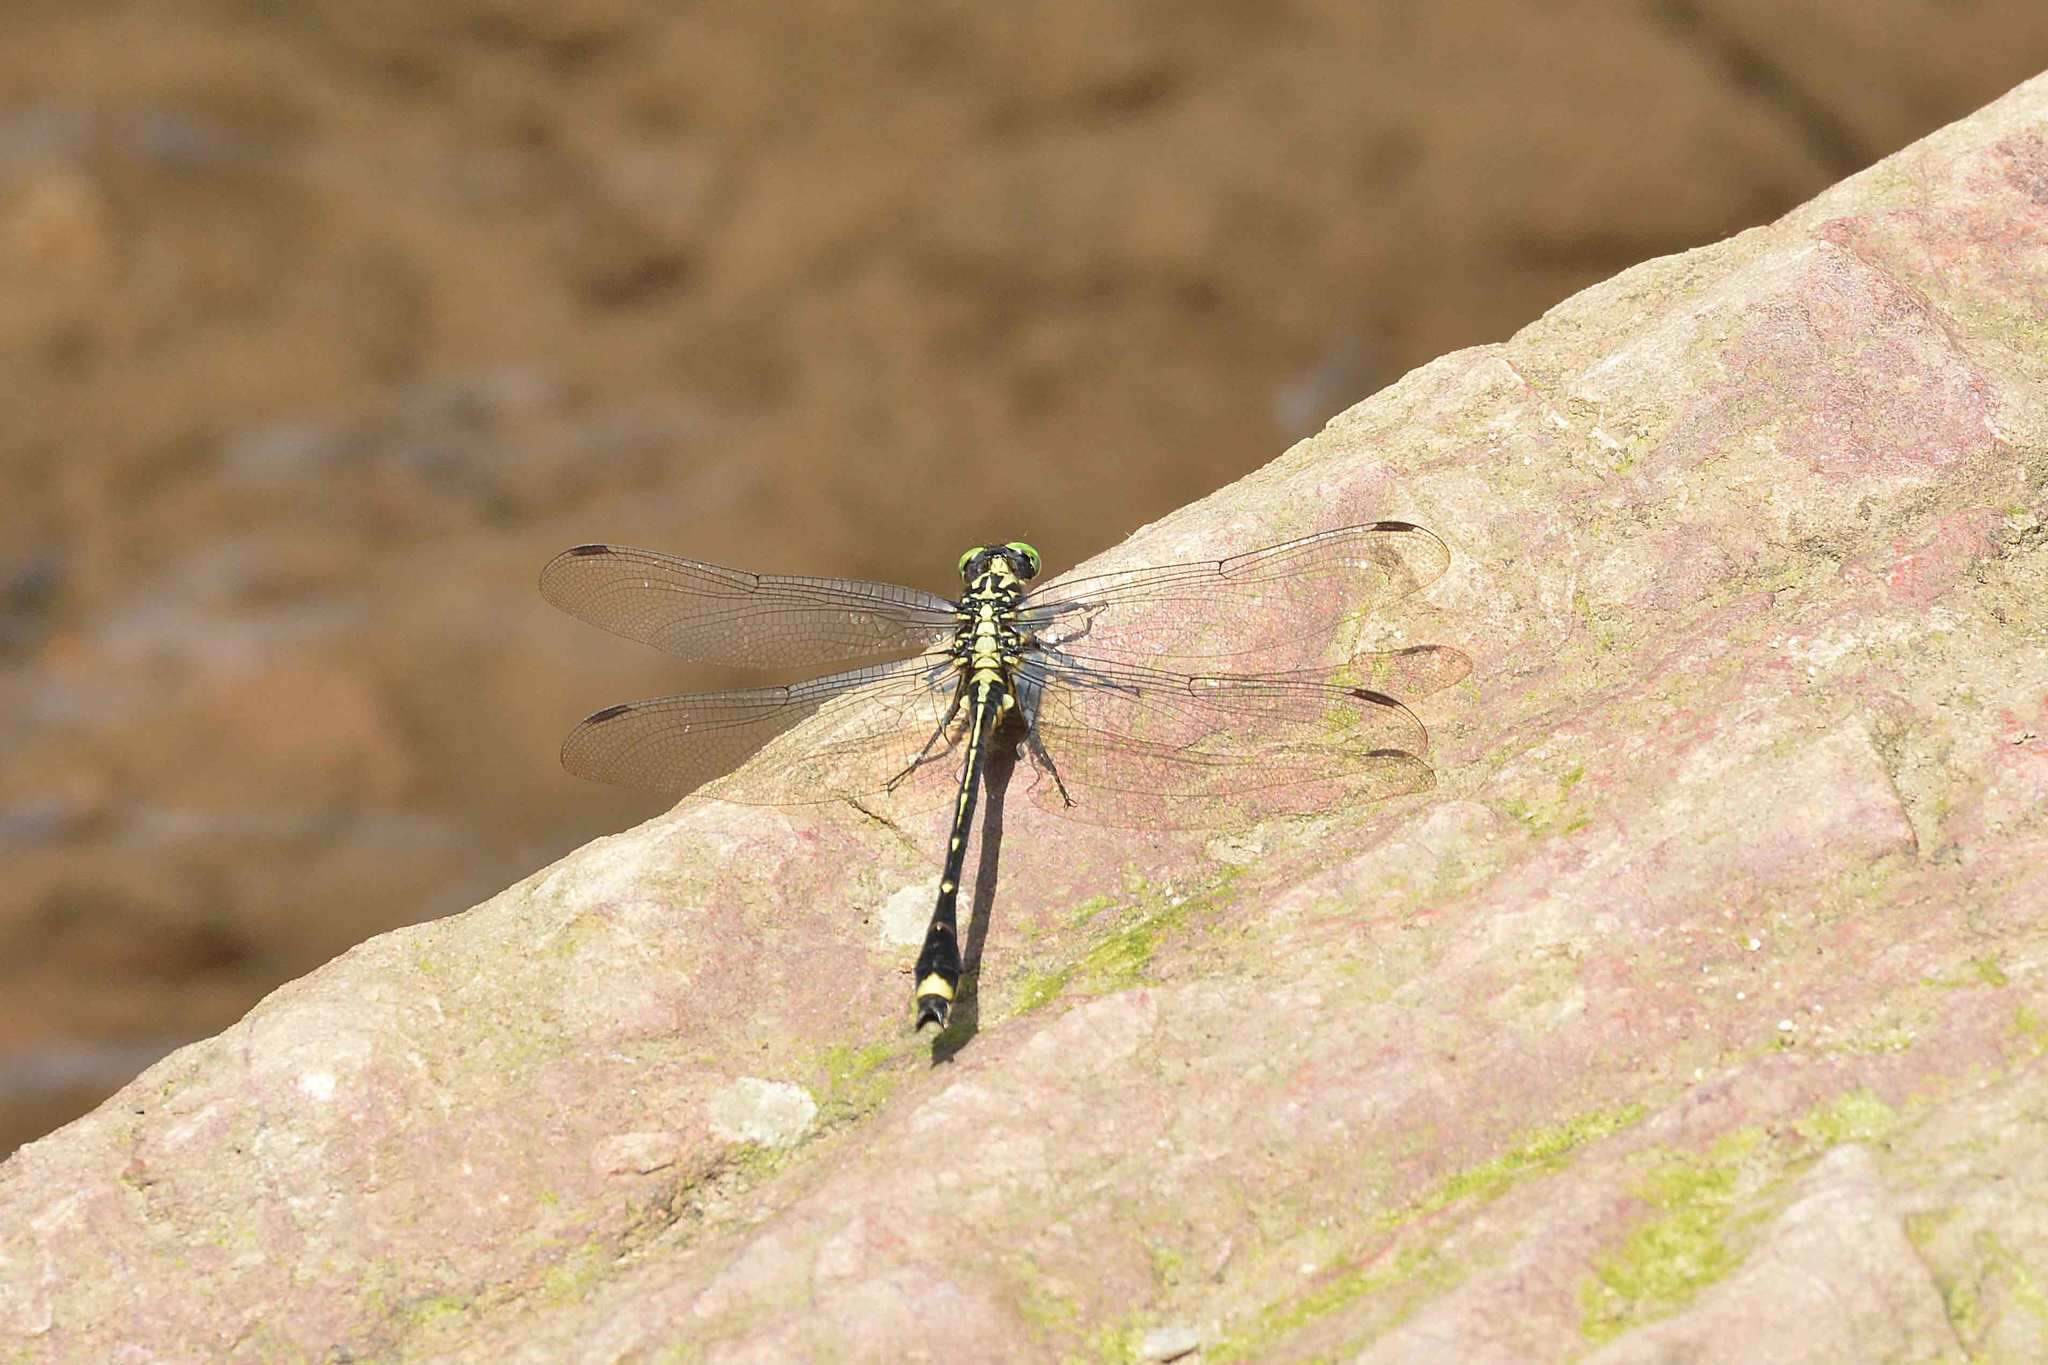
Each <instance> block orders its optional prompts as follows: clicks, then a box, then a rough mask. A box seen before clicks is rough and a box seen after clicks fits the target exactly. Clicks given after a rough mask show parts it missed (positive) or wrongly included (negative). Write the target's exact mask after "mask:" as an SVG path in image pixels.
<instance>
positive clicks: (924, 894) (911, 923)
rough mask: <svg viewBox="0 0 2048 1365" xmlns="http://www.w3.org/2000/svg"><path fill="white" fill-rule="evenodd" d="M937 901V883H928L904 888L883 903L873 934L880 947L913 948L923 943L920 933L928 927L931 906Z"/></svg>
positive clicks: (922, 934) (930, 917) (922, 935)
mask: <svg viewBox="0 0 2048 1365" xmlns="http://www.w3.org/2000/svg"><path fill="white" fill-rule="evenodd" d="M938 898H939V884H938V882H937V881H929V882H919V883H917V884H916V885H915V886H906V887H904V888H903V889H902V890H900V891H898V892H896V894H894V895H893V896H891V897H889V899H888V900H886V901H883V902H882V913H881V914H880V915H877V916H876V917H875V918H876V920H877V921H878V923H877V924H876V926H875V933H876V937H877V938H878V939H879V940H880V943H881V946H882V947H884V948H915V947H917V946H918V945H919V944H921V943H923V942H924V932H925V930H926V929H927V928H929V927H930V926H931V919H932V906H933V905H934V904H935V903H936V902H937V901H938Z"/></svg>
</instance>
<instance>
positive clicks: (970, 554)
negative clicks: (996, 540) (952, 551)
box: [960, 545, 988, 578]
mask: <svg viewBox="0 0 2048 1365" xmlns="http://www.w3.org/2000/svg"><path fill="white" fill-rule="evenodd" d="M987 548H988V547H987V546H986V545H977V546H975V547H974V548H973V549H971V550H962V551H961V552H960V576H961V577H962V578H965V577H967V561H968V560H970V559H972V558H974V557H975V556H976V555H978V554H980V553H981V552H982V551H983V550H985V549H987Z"/></svg>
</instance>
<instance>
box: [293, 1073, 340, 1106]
mask: <svg viewBox="0 0 2048 1365" xmlns="http://www.w3.org/2000/svg"><path fill="white" fill-rule="evenodd" d="M299 1093H300V1094H301V1095H310V1096H312V1097H313V1098H314V1099H316V1100H319V1101H321V1102H322V1103H325V1102H326V1101H328V1100H331V1099H333V1098H334V1073H333V1072H332V1071H308V1072H306V1073H304V1074H303V1075H301V1076H300V1077H299Z"/></svg>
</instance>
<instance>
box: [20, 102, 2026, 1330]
mask: <svg viewBox="0 0 2048 1365" xmlns="http://www.w3.org/2000/svg"><path fill="white" fill-rule="evenodd" d="M1377 517H1400V518H1405V519H1408V520H1414V521H1418V522H1421V523H1422V524H1424V525H1426V526H1429V527H1431V528H1432V529H1434V530H1436V531H1437V532H1438V533H1440V534H1441V535H1443V536H1444V537H1445V538H1446V539H1447V540H1448V541H1449V542H1450V543H1451V545H1452V548H1453V550H1454V552H1455V559H1454V562H1453V565H1452V568H1451V570H1450V572H1449V573H1448V574H1447V575H1446V576H1445V577H1444V579H1443V580H1441V581H1440V582H1439V583H1437V584H1436V585H1435V586H1434V587H1433V588H1432V589H1431V590H1430V591H1429V593H1428V594H1427V595H1426V597H1425V598H1424V599H1422V600H1420V601H1412V602H1409V603H1405V604H1403V605H1402V606H1401V607H1400V609H1399V610H1397V611H1395V612H1394V613H1392V614H1391V615H1390V616H1389V617H1388V618H1387V619H1386V621H1385V622H1384V623H1383V627H1382V628H1381V629H1382V630H1383V634H1384V642H1386V643H1395V642H1422V641H1429V642H1440V643H1445V644H1450V645H1455V646H1457V647H1458V648H1461V649H1463V650H1464V651H1465V652H1466V653H1468V654H1469V655H1471V656H1472V658H1473V660H1474V661H1475V665H1476V667H1475V671H1474V673H1473V675H1472V677H1471V678H1470V679H1469V680H1468V681H1466V682H1465V683H1463V684H1461V685H1460V686H1459V687H1457V688H1455V689H1453V690H1452V691H1449V692H1446V693H1443V694H1441V695H1439V696H1437V697H1435V698H1432V699H1430V700H1429V701H1428V702H1426V703H1424V704H1423V715H1424V718H1425V719H1426V720H1427V721H1429V723H1430V724H1431V726H1432V727H1433V730H1434V733H1435V739H1436V745H1435V749H1434V751H1433V759H1432V761H1433V762H1434V764H1435V766H1436V768H1437V772H1438V779H1439V785H1438V788H1437V790H1436V791H1434V792H1433V793H1429V794H1427V795H1424V796H1419V797H1409V798H1403V799H1401V800H1399V801H1396V802H1393V803H1390V804H1387V805H1383V806H1378V807H1371V808H1366V809H1361V810H1352V811H1338V812H1331V813H1330V814H1329V815H1328V816H1327V817H1325V818H1319V819H1315V820H1306V821H1302V820H1288V821H1274V822H1270V823H1268V824H1266V825H1263V826H1260V827H1258V828H1255V829H1251V830H1237V831H1229V832H1225V833H1222V834H1219V835H1215V836H1213V837H1207V838H1204V837H1188V836H1182V835H1149V834H1144V833H1133V832H1131V831H1126V830H1104V829H1091V828H1088V827H1082V826H1073V825H1067V824H1062V823H1060V822H1058V821H1056V820H1054V819H1052V818H1051V817H1049V816H1047V815H1045V814H1043V813H1042V812H1040V811H1038V810H1037V809H1036V808H1035V807H1033V806H1032V804H1031V803H1029V802H1023V801H1018V802H1012V803H1011V804H1010V805H1009V807H1008V809H1007V811H1006V821H1007V829H1006V835H1005V844H1004V849H1003V859H1002V875H1001V881H1000V885H999V887H998V888H997V892H996V898H995V903H994V913H993V917H992V921H991V923H990V927H989V930H988V938H987V957H986V961H985V964H984V965H985V970H984V972H983V975H982V977H981V980H980V986H979V998H978V1008H977V1011H976V1013H977V1014H978V1018H977V1020H976V1021H975V1022H976V1024H978V1029H979V1032H978V1033H975V1034H974V1035H973V1036H972V1037H971V1038H968V1039H966V1040H965V1042H964V1045H962V1044H961V1040H960V1039H959V1038H957V1037H955V1038H952V1039H950V1040H949V1041H946V1042H943V1043H942V1044H941V1045H940V1046H939V1047H938V1049H937V1051H936V1055H935V1053H934V1050H933V1049H932V1047H931V1046H930V1044H929V1041H928V1040H927V1041H925V1042H918V1041H913V1040H912V1039H910V1038H909V1037H908V1036H907V1035H906V1033H905V1032H904V1015H903V1012H902V1011H903V1004H904V1000H903V997H904V995H905V993H906V990H907V983H906V982H905V981H904V980H903V979H902V978H901V977H900V975H899V974H898V968H900V967H901V966H902V965H903V964H904V963H905V962H907V960H908V957H909V955H910V950H909V948H907V947H905V946H903V945H902V943H901V942H900V938H901V931H900V928H899V927H897V926H898V924H899V921H900V919H901V918H902V917H901V916H900V915H899V914H898V913H897V910H898V908H899V907H900V906H901V905H903V904H906V903H918V902H922V901H923V899H924V897H925V895H926V894H927V892H926V891H925V890H924V889H923V888H925V887H927V886H928V885H929V883H930V882H931V880H932V878H933V876H934V875H935V874H934V866H935V855H936V851H937V845H936V844H935V843H933V842H932V841H931V840H930V838H929V837H928V836H927V834H926V833H925V832H924V831H903V832H899V831H896V830H892V829H890V828H886V827H884V826H882V825H880V824H878V823H876V822H875V821H873V820H870V819H868V818H867V817H865V816H863V815H862V814H861V813H859V812H858V811H854V810H850V809H847V810H841V809H837V808H832V807H819V808H806V809H801V810H791V811H775V810H766V811H764V810H752V809H743V808H738V807H732V806H726V805H721V804H718V803H715V802H709V801H703V800H691V801H685V802H684V803H683V804H682V805H680V806H679V807H677V808H676V809H675V810H674V811H673V812H671V813H670V814H668V815H666V816H663V817H661V818H659V819H656V820H652V821H650V822H648V823H647V824H645V825H642V826H640V827H638V828H637V829H633V830H630V831H627V832H625V833H622V834H619V835H617V836H615V837H612V838H608V839H603V840H599V841H598V842H596V843H594V844H591V845H590V846H588V847H586V848H584V849H582V850H580V851H579V852H577V853H576V854H574V855H572V856H571V857H569V858H566V859H564V860H563V861H562V862H560V863H558V864H556V865H555V866H553V867H551V868H548V869H546V870H545V871H543V872H540V873H537V874H535V875H534V876H532V877H530V878H528V879H527V880H526V881H524V882H522V883H520V884H519V885H517V886H514V887H512V888H511V889H510V890H508V891H506V892H505V893H503V894H502V895H499V896H497V897H495V898H493V899H492V900H490V901H488V902H486V903H485V904H483V905H480V906H478V907H477V908H476V909H474V910H472V911H469V912H468V913H466V914H463V915H459V916H456V917H453V918H450V919H446V920H441V921H437V922H434V923H431V924H425V925H421V926H419V927H416V928H411V929H406V930H402V931H399V932H396V933H392V934H387V935H384V936H382V937H380V938H377V939H373V940H371V941H370V942H368V943H365V944H363V945H361V946H360V947H358V948H356V949H354V950H353V951H351V952H349V953H347V954H345V955H344V956H342V957H341V958H339V959H337V960H336V961H334V962H333V963H331V964H330V965H328V966H327V967H325V968H323V969H321V970H320V971H318V972H315V973H313V974H312V975H311V976H309V977H306V978H305V979H303V980H301V981H298V982H296V983H294V984H292V985H290V986H287V987H285V988H283V989H281V990H279V991H278V992H276V993H275V994H273V995H272V996H271V997H269V998H268V999H267V1000H265V1001H264V1002H263V1003H262V1004H261V1005H259V1006H258V1007H257V1008H256V1009H255V1010H253V1011H252V1012H251V1013H250V1014H249V1016H248V1017H247V1018H246V1019H245V1020H244V1021H243V1022H242V1023H241V1024H240V1025H238V1026H237V1027H235V1028H234V1029H232V1030H230V1031H228V1032H227V1033H225V1034H222V1035H221V1036H219V1037H217V1038H214V1039H211V1040H209V1041H206V1042H203V1043H199V1044H196V1045H194V1046H191V1047H188V1048H185V1049H183V1050H182V1051H180V1052H178V1053H175V1054H174V1055H172V1056H171V1057H169V1058H167V1059H166V1060H165V1061H163V1062H162V1063H161V1064H159V1065H158V1066H156V1067H154V1068H153V1069H152V1070H150V1071H149V1072H148V1073H146V1074H145V1075H144V1076H142V1077H141V1078H140V1079H139V1080H137V1081H136V1082H135V1083H134V1084H133V1085H131V1086H129V1087H128V1088H127V1089H126V1090H124V1091H123V1092H121V1094H119V1095H118V1096H116V1097H115V1098H114V1099H112V1100H110V1101H109V1102H108V1103H107V1104H106V1105H104V1106H103V1107H102V1108H101V1109H99V1110H98V1111H97V1112H96V1113H94V1114H92V1115H90V1116H88V1117H87V1118H85V1119H82V1120H80V1121H79V1122H77V1123H75V1124H73V1125H71V1126H70V1127H69V1128H66V1129H64V1130H62V1131H61V1132H59V1133H57V1134H55V1135H53V1136H51V1137H50V1138H47V1139H45V1140H43V1141H41V1142H37V1143H33V1144H30V1145H29V1146H27V1147H25V1148H23V1149H22V1150H21V1152H20V1153H19V1154H18V1155H16V1156H15V1157H14V1158H13V1159H12V1160H10V1161H9V1162H7V1163H6V1164H5V1166H4V1167H0V1211H4V1212H0V1356H6V1357H9V1358H16V1357H18V1358H22V1359H53V1360H76V1359H137V1360H143V1359H194V1358H211V1357H231V1358H247V1359H280V1358H308V1357H323V1358H325V1357H336V1358H354V1359H360V1358H366V1357H368V1358H406V1359H410V1358H435V1359H447V1358H455V1359H476V1360H508V1359H526V1360H558V1359H589V1360H614V1359H634V1360H638V1359H656V1358H679V1359H690V1360H704V1361H728V1360H731V1361H738V1360H783V1359H828V1360H888V1361H900V1360H919V1359H930V1360H938V1359H962V1360H987V1359H1020V1360H1028V1359H1048V1360H1053V1359H1063V1358H1068V1357H1073V1356H1081V1357H1088V1356H1091V1355H1096V1356H1102V1357H1106V1358H1111V1359H1117V1358H1136V1357H1138V1356H1139V1355H1141V1354H1144V1353H1146V1352H1148V1351H1150V1352H1152V1353H1153V1354H1155V1355H1156V1354H1158V1353H1159V1352H1160V1351H1164V1350H1179V1349H1181V1347H1182V1346H1184V1345H1185V1343H1186V1342H1187V1341H1189V1340H1194V1341H1197V1342H1199V1343H1200V1345H1199V1348H1198V1349H1199V1350H1200V1352H1201V1358H1203V1359H1205V1360H1227V1359H1257V1360H1286V1359H1305V1358H1310V1357H1315V1358H1328V1357H1343V1358H1348V1359H1359V1360H1373V1361H1382V1360H1384V1361H1395V1360H1401V1361H1423V1360H1430V1361H1434V1360H1461V1361H1491V1360H1499V1361H1527V1360H1541V1359H1556V1358H1565V1357H1573V1356H1580V1355H1585V1356H1590V1357H1591V1358H1595V1359H1599V1360H1602V1361H1667V1360H1730V1361H1735V1360H1745V1361H1747V1360H1765V1359H1771V1360H1790V1359H1796V1360H1805V1361H1836V1360H1840V1361H1865V1360H1874V1359H1887V1358H1898V1359H1916V1360H1929V1359H1954V1360H1962V1359H1965V1358H1972V1357H1979V1358H1996V1359H2015V1360H2017V1359H2039V1358H2042V1357H2043V1355H2044V1354H2048V1214H2044V1212H2043V1210H2044V1209H2048V1158H2044V1156H2043V1155H2042V1154H2043V1153H2044V1152H2048V1059H2044V1053H2048V875H2044V873H2043V871H2042V868H2043V866H2044V863H2048V812H2044V798H2048V605H2044V604H2048V533H2044V530H2043V520H2044V518H2048V78H2043V79H2038V80H2035V81H2033V82H2031V83H2030V84H2028V85H2026V86H2023V87H2021V88H2020V89H2019V90H2017V91H2015V92H2014V93H2012V94H2011V95H2010V96H2008V97H2006V98H2005V99H2003V100H2001V101H2000V102H1998V103H1997V104H1994V105H1993V106H1991V107H1990V108H1988V109H1986V110H1984V111H1983V112H1981V113H1980V114H1978V115H1976V116H1974V117H1972V118H1970V119H1968V120H1966V121H1964V122H1963V123H1960V124H1957V125H1955V126H1953V127H1951V128H1949V129H1947V130H1944V131H1943V132H1941V133H1938V134H1936V135H1935V136H1933V137H1931V138H1929V139H1927V140H1926V141H1924V142H1922V143H1920V144H1918V145H1916V146H1914V147H1912V148H1909V149H1908V150H1906V151H1905V152H1902V153H1900V154H1899V155H1898V156H1895V157H1893V158H1892V159H1890V160H1888V161H1886V162H1884V163H1882V164H1881V165H1879V166H1877V167H1875V168H1873V169H1872V170H1871V171H1869V172H1867V173H1865V174H1863V175H1860V176H1857V177H1855V178H1854V179H1852V180H1850V181H1847V182H1845V183H1844V184H1842V185H1840V186H1838V187H1837V188H1835V189H1834V190H1832V191H1830V192H1828V193H1827V194H1825V195H1823V196H1821V197H1820V198H1819V199H1817V200H1815V201H1814V202H1812V203H1810V204H1808V205H1807V206H1805V207H1804V208H1803V209H1801V210H1799V211H1798V212H1796V213H1794V214H1792V215H1791V216H1789V217H1788V218H1786V219H1785V220H1783V221H1781V222H1779V223H1777V224H1774V225H1772V226H1770V227H1768V228H1763V229H1758V230H1756V231H1753V232H1749V233H1745V234H1743V235H1741V236H1739V237H1736V238H1734V239H1732V240H1730V241H1727V242H1724V243H1721V244H1719V245H1716V246H1713V247H1710V248H1706V249H1702V250H1699V251H1694V252H1689V253H1686V254H1685V255H1682V256H1677V257H1671V258H1666V259H1663V260H1658V261H1653V262H1650V263H1648V264H1646V265H1643V266H1641V267H1639V268H1636V269H1634V270H1631V271H1628V272H1627V273H1625V274H1623V275H1621V276H1619V277H1617V278H1615V279H1614V280H1612V281H1610V282H1608V283H1606V284H1604V285H1601V286H1599V287H1597V288H1595V289H1592V290H1589V291H1587V292H1586V293H1584V294H1582V295H1580V296H1578V297H1577V298H1574V299H1572V300H1571V301H1569V302H1568V303H1566V304H1564V305H1562V306H1561V307H1559V308H1557V309H1555V310H1554V311H1553V312H1551V313H1550V314H1548V315H1547V316H1545V317H1544V318H1543V319H1541V320H1540V321H1538V322H1536V323H1535V324H1533V325H1531V326H1530V327H1529V328H1528V329H1526V330H1525V331H1524V332H1522V333H1521V334H1520V335H1518V336H1517V337H1515V338H1514V339H1513V340H1512V341H1510V342H1509V343H1507V344H1505V345H1502V346H1498V347H1488V348H1483V349H1479V350H1474V351H1467V352H1461V353H1458V354H1454V355H1451V356H1447V357H1445V358H1444V359H1442V360H1440V361H1437V362H1436V363H1434V364H1431V365H1429V366H1426V367H1424V368H1423V369H1421V370H1419V371H1417V372H1415V373H1414V374H1412V375H1410V376H1408V378H1407V379H1405V380H1403V381H1402V382H1401V383H1399V384H1396V385H1394V386H1393V387H1392V388H1390V389H1387V390H1386V391H1384V392H1382V393H1380V394H1378V395H1376V396H1375V397H1374V398H1372V399H1371V400H1369V401H1368V402H1366V403H1363V404H1361V405H1360V406H1358V407H1356V408H1354V409H1352V410H1351V411H1350V412H1348V413H1346V414H1345V415H1344V416H1342V417H1341V418H1339V419H1338V420H1336V421H1335V422H1333V423H1332V424H1331V425H1330V426H1329V428H1328V429H1326V430H1325V431H1324V432H1323V433H1322V434H1321V435H1319V436H1317V437H1315V438H1314V439H1312V440H1309V441H1306V442H1304V443H1302V444H1301V445H1299V446H1297V447H1296V448H1295V449H1293V450H1291V451H1290V452H1288V453H1287V454H1286V455H1285V456H1284V457H1282V458H1281V459H1279V460H1277V461H1276V462H1274V463H1273V464H1272V465H1270V466H1269V467H1267V468H1266V469H1265V470H1262V471H1261V472H1260V473H1258V474H1257V475H1254V476H1253V477H1251V478H1249V479H1246V480H1244V481H1242V482H1241V483H1239V484H1237V485H1234V486H1232V487H1230V488H1227V489H1225V490H1223V491H1222V492H1220V493H1218V494H1216V495H1215V496H1213V497H1211V498H1209V499H1207V500H1206V501H1204V502H1202V503H1200V504H1197V505H1196V506H1193V507H1190V508H1188V509H1187V510H1185V511H1184V512H1182V513H1180V514H1177V515H1176V516H1174V517H1171V518H1169V519H1167V520H1166V521H1164V522H1161V523H1159V524H1157V525H1154V526H1151V527H1148V528H1146V529H1145V530H1144V531H1143V532H1141V533H1140V534H1139V535H1137V536H1135V537H1133V539H1132V540H1131V541H1130V542H1129V544H1128V545H1126V546H1125V547H1123V548H1120V549H1119V550H1117V551H1115V552H1113V553H1112V554H1111V555H1108V556H1105V557H1104V559H1103V561H1102V562H1101V564H1100V565H1099V566H1098V567H1105V568H1106V567H1115V566H1118V565H1122V564H1128V563H1138V562H1144V561H1165V560H1171V559H1176V558H1180V557H1191V556H1196V555H1206V554H1210V553H1218V552H1225V551H1228V550H1230V549H1238V548H1248V547H1250V546H1254V545H1257V544H1261V543H1264V542H1266V541H1269V540H1275V539H1280V538H1284V537H1286V536H1288V535H1292V534H1298V533H1301V532H1304V531H1307V530H1309V529H1313V528H1314V527H1317V526H1325V525H1338V524H1343V523H1346V522H1354V521H1362V520H1369V519H1373V518H1377ZM1362 643H1363V644H1365V645H1368V646H1371V645H1375V644H1379V643H1382V640H1381V639H1380V638H1379V637H1378V636H1375V637H1374V638H1371V639H1368V640H1366V641H1364V642H1362ZM906 836H907V837H906ZM916 928H917V929H921V928H922V925H921V923H919V924H918V925H917V926H916ZM913 936H914V931H913ZM963 1012H965V1011H963Z"/></svg>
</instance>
